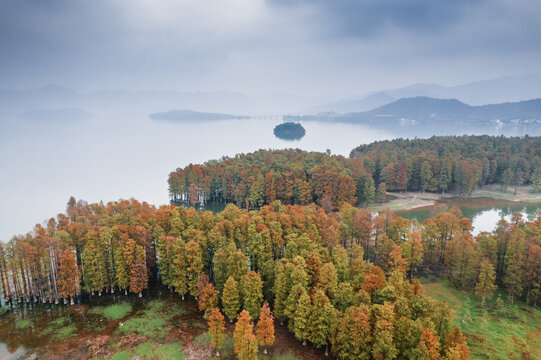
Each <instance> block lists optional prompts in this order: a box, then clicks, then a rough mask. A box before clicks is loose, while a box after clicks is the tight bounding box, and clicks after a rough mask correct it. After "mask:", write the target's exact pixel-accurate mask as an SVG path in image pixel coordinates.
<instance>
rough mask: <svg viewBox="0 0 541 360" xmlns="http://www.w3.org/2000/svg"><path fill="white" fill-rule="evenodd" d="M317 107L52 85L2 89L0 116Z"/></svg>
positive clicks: (283, 98)
mask: <svg viewBox="0 0 541 360" xmlns="http://www.w3.org/2000/svg"><path fill="white" fill-rule="evenodd" d="M314 103H316V102H315V101H314V100H313V99H309V98H305V97H301V96H295V95H293V94H287V93H269V94H265V95H262V96H246V95H244V94H241V93H237V92H230V91H210V92H183V91H174V90H170V91H164V90H143V91H131V90H122V89H121V90H100V91H91V92H80V91H77V90H73V89H70V88H67V87H64V86H60V85H56V84H49V85H47V86H43V87H40V88H37V89H28V90H7V89H0V112H10V113H15V114H19V113H21V112H22V111H28V110H31V109H48V108H68V107H80V108H85V109H90V110H91V111H92V112H96V113H99V112H100V111H99V110H101V109H107V110H110V109H113V110H115V109H118V110H120V111H126V110H128V111H136V112H141V111H144V112H146V113H148V112H152V111H156V110H159V109H178V108H184V109H198V110H202V111H209V112H224V113H244V114H261V113H286V112H295V113H296V112H299V110H300V109H303V108H305V107H306V106H309V105H310V104H314Z"/></svg>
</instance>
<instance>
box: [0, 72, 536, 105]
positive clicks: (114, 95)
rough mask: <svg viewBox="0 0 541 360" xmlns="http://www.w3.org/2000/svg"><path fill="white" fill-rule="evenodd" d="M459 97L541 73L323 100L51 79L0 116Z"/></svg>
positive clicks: (5, 97)
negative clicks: (83, 85) (87, 86)
mask: <svg viewBox="0 0 541 360" xmlns="http://www.w3.org/2000/svg"><path fill="white" fill-rule="evenodd" d="M413 97H429V98H434V99H457V100H459V101H461V102H463V103H465V104H469V105H472V106H478V105H485V104H498V103H503V102H509V101H514V102H517V101H523V100H528V99H535V98H541V76H539V75H529V76H508V77H502V78H497V79H492V80H486V81H477V82H472V83H468V84H463V85H458V86H441V85H437V84H415V85H410V86H406V87H402V88H397V89H389V90H384V91H379V92H372V93H369V94H368V95H365V96H354V97H349V98H347V99H343V100H340V101H336V102H332V103H327V104H325V105H318V106H314V105H315V104H321V103H323V102H324V101H323V100H322V99H321V98H318V99H316V98H310V97H306V96H296V95H293V94H289V93H268V94H264V95H257V96H256V95H253V96H247V95H244V94H241V93H238V92H231V91H209V92H185V91H175V90H169V91H167V90H141V91H132V90H122V89H120V90H100V91H90V92H82V91H77V90H74V89H70V88H68V87H64V86H60V85H56V84H49V85H47V86H43V87H40V88H36V89H28V90H9V89H4V90H2V89H0V115H1V114H9V115H14V114H15V115H19V114H21V113H23V112H26V111H30V110H33V109H62V108H81V109H86V110H88V111H90V112H91V113H94V114H100V113H102V112H104V111H110V110H113V111H120V112H123V113H126V112H130V113H145V114H148V113H153V112H156V111H160V110H165V109H195V110H197V111H202V112H209V113H228V114H244V115H256V114H257V115H260V114H264V113H266V114H274V115H277V114H285V113H289V114H317V113H321V112H335V113H339V114H347V113H358V112H366V111H370V110H373V109H376V108H379V107H381V106H383V105H387V104H391V103H392V102H394V101H396V100H399V99H402V98H413Z"/></svg>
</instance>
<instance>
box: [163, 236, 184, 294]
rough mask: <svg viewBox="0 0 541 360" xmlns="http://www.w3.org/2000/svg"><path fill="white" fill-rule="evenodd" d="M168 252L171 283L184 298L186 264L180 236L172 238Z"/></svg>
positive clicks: (182, 241)
mask: <svg viewBox="0 0 541 360" xmlns="http://www.w3.org/2000/svg"><path fill="white" fill-rule="evenodd" d="M168 253H169V254H170V258H171V259H172V261H171V264H170V268H169V271H170V277H171V285H173V287H174V288H175V291H176V292H177V294H179V295H180V296H181V298H182V300H184V296H185V295H186V293H187V292H188V269H187V266H186V263H187V262H186V243H185V242H184V240H182V239H181V238H180V237H176V238H174V240H173V241H172V244H171V245H170V247H169V250H168Z"/></svg>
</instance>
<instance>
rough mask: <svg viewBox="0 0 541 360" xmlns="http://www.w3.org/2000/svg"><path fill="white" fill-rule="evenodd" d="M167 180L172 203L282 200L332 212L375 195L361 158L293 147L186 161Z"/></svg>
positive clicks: (244, 204) (250, 203)
mask: <svg viewBox="0 0 541 360" xmlns="http://www.w3.org/2000/svg"><path fill="white" fill-rule="evenodd" d="M168 183H169V194H170V196H171V199H172V201H173V202H179V203H188V204H190V205H196V204H205V203H206V202H208V201H210V202H222V203H235V204H237V206H239V207H244V208H250V209H254V208H259V207H261V206H262V205H264V204H267V205H268V204H271V203H272V202H274V201H275V200H280V201H281V202H282V203H284V204H298V205H307V204H310V203H312V202H316V203H317V204H319V205H321V206H323V207H325V208H326V209H329V210H333V209H336V208H337V207H339V206H340V205H341V204H343V203H350V204H355V203H361V204H366V203H369V202H371V201H372V200H373V199H374V194H375V188H374V183H373V180H372V176H371V175H370V174H369V173H368V172H367V171H366V169H365V167H364V165H363V161H362V160H361V159H355V160H353V159H347V158H344V157H342V156H329V155H327V154H323V153H315V152H305V151H301V150H292V149H290V150H279V151H270V150H259V151H256V152H254V153H251V154H242V155H237V156H236V157H234V158H225V157H224V158H223V159H222V160H220V161H209V162H207V163H205V164H204V165H193V164H190V165H189V166H186V167H185V168H182V169H181V168H178V169H177V170H175V171H174V172H172V173H171V174H170V175H169V180H168Z"/></svg>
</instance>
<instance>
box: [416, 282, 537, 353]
mask: <svg viewBox="0 0 541 360" xmlns="http://www.w3.org/2000/svg"><path fill="white" fill-rule="evenodd" d="M423 288H424V290H425V293H426V294H427V295H429V296H431V297H433V298H435V299H437V300H440V301H447V303H449V305H451V307H452V308H453V309H454V311H455V312H456V319H455V323H456V324H457V325H458V326H460V328H461V329H462V330H463V331H464V332H465V333H466V334H467V335H468V345H469V346H470V351H471V355H472V359H502V360H504V359H541V310H540V309H535V308H533V307H530V306H526V305H525V304H524V303H522V302H517V301H515V304H511V303H510V302H509V301H508V300H507V298H506V297H505V296H504V294H500V295H501V296H502V299H503V301H504V305H503V307H498V306H497V304H496V299H497V294H496V296H494V297H493V298H492V299H490V300H489V301H487V305H486V307H485V308H484V309H483V308H482V307H481V304H480V301H479V299H477V298H476V297H475V296H473V295H471V294H469V293H465V292H461V291H458V290H456V289H455V288H454V287H452V286H451V285H450V284H449V283H447V282H445V281H430V282H425V283H424V284H423Z"/></svg>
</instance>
